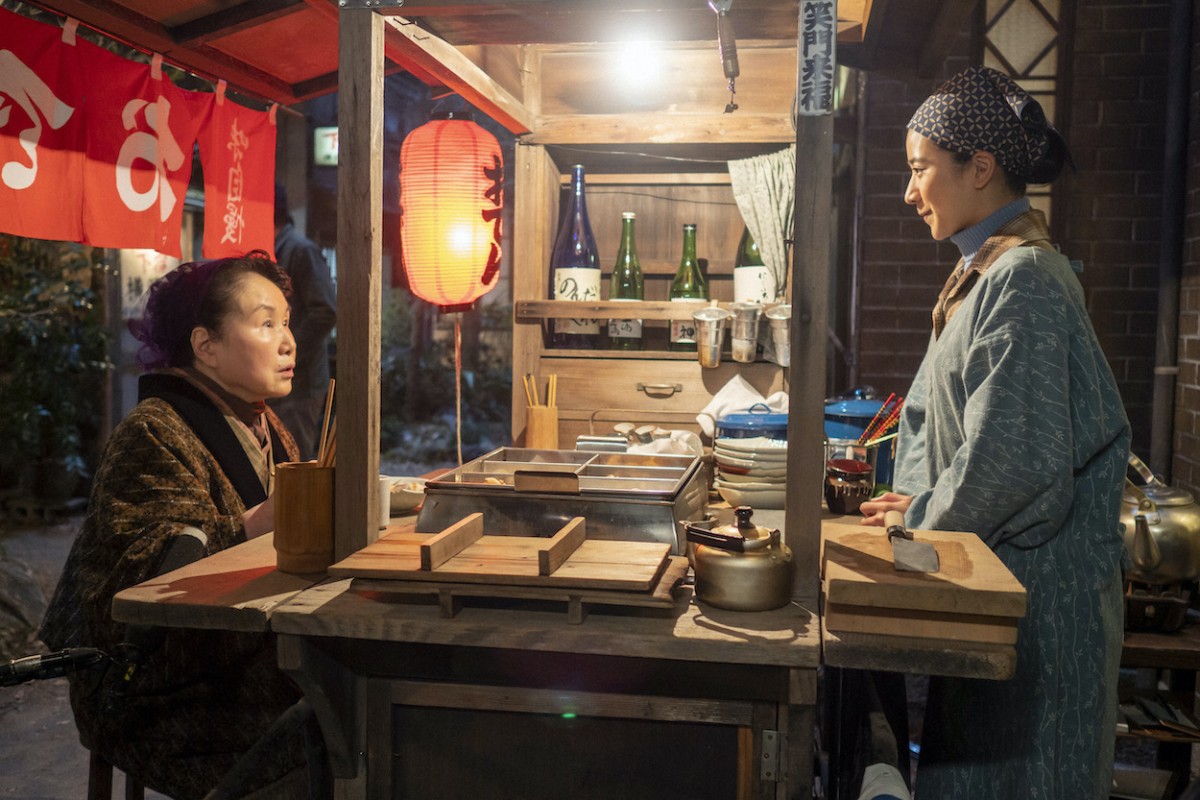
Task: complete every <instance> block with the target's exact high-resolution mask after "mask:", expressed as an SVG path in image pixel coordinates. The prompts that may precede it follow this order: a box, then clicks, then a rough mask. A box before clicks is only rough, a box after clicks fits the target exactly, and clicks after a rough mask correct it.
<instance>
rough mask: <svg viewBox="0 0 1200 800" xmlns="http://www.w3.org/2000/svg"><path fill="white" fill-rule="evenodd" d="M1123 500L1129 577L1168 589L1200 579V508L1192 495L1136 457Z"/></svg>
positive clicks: (1126, 479)
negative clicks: (1159, 477) (1170, 483)
mask: <svg viewBox="0 0 1200 800" xmlns="http://www.w3.org/2000/svg"><path fill="white" fill-rule="evenodd" d="M1122 501H1123V502H1122V503H1121V522H1122V523H1123V524H1124V528H1125V534H1124V536H1125V549H1126V550H1127V551H1128V552H1129V556H1130V558H1131V560H1132V561H1133V570H1132V571H1131V572H1130V573H1129V576H1128V577H1129V578H1131V579H1133V580H1135V581H1140V582H1142V583H1148V584H1151V585H1156V586H1162V585H1167V584H1175V583H1183V582H1186V581H1190V580H1194V579H1195V578H1196V577H1197V576H1200V506H1197V505H1196V500H1195V498H1194V497H1193V496H1192V494H1191V492H1186V491H1184V490H1182V489H1173V488H1171V487H1170V486H1168V485H1167V484H1165V483H1163V482H1162V481H1161V480H1159V479H1158V478H1157V477H1156V476H1155V475H1154V473H1153V472H1151V471H1150V468H1149V467H1147V466H1146V465H1145V464H1144V463H1143V462H1142V460H1141V459H1140V458H1138V457H1137V456H1135V455H1133V454H1132V453H1131V454H1130V456H1129V469H1128V470H1127V475H1126V478H1125V493H1124V495H1123V497H1122Z"/></svg>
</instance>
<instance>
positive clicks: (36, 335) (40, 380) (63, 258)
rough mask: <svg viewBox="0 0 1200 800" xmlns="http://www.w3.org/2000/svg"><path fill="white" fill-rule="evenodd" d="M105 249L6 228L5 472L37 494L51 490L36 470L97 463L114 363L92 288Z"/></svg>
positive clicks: (1, 300)
mask: <svg viewBox="0 0 1200 800" xmlns="http://www.w3.org/2000/svg"><path fill="white" fill-rule="evenodd" d="M102 253H103V251H101V250H97V249H93V248H90V247H84V246H80V245H73V244H68V243H64V242H45V241H40V240H36V239H24V238H19V237H15V236H8V235H5V234H0V466H3V467H4V468H3V469H0V474H3V475H5V476H6V477H5V483H7V484H8V485H10V486H11V485H12V484H14V483H21V484H23V485H22V488H23V489H26V490H32V491H34V492H35V493H36V492H37V491H39V490H45V489H48V488H51V487H47V486H44V485H41V484H43V483H44V482H45V481H43V480H41V479H39V478H38V477H37V472H36V470H39V469H43V470H44V469H50V470H54V469H55V468H57V470H58V471H59V472H60V473H62V474H63V475H65V476H66V477H68V478H72V477H73V478H75V479H78V478H82V477H85V476H86V475H87V474H88V472H89V469H90V467H92V466H93V463H91V462H93V460H94V454H91V453H89V445H90V444H91V443H92V441H93V440H94V439H95V436H96V432H97V430H98V429H99V425H100V422H101V420H100V414H101V412H102V409H103V408H104V407H105V404H104V403H102V402H100V400H101V397H102V393H103V391H104V385H103V376H104V374H105V372H106V371H107V370H109V369H111V368H112V364H111V363H110V362H109V361H108V333H107V331H106V330H105V327H104V323H103V315H102V313H101V310H100V309H99V308H98V307H97V306H96V304H95V299H96V298H95V292H94V290H93V288H92V286H93V280H94V279H95V278H96V277H97V275H98V273H97V271H98V270H103V269H104V267H103V266H102V265H101V263H100V259H101V255H102ZM74 483H77V481H74V482H73V483H72V485H70V486H68V487H63V486H58V487H56V488H58V489H59V490H65V491H67V492H70V491H71V490H73V489H74V488H75V487H74ZM68 496H69V495H68Z"/></svg>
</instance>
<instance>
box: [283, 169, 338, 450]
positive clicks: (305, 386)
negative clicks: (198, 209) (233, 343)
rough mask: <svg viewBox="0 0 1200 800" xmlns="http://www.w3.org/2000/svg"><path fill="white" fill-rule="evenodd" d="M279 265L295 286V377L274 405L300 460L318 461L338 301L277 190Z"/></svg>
mask: <svg viewBox="0 0 1200 800" xmlns="http://www.w3.org/2000/svg"><path fill="white" fill-rule="evenodd" d="M275 260H276V261H277V262H279V266H281V267H282V268H283V271H284V272H286V273H287V274H288V277H289V278H291V280H292V297H291V303H292V333H293V334H294V335H295V337H296V377H295V378H294V379H293V380H292V392H291V394H289V395H288V396H287V397H280V398H276V399H273V400H272V401H271V407H272V408H274V409H275V413H277V414H278V415H279V417H280V418H281V419H282V420H283V421H284V423H285V424H286V425H287V427H288V430H290V431H291V432H292V436H294V437H295V438H296V444H297V446H299V448H300V458H301V459H305V460H307V459H310V458H314V457H315V456H316V455H317V452H316V450H317V444H318V440H319V437H320V427H321V419H322V417H323V416H324V413H325V396H326V393H327V392H328V390H329V334H330V332H331V331H332V330H333V328H334V325H335V324H336V323H337V298H336V295H335V293H334V288H333V280H332V278H331V277H330V275H329V265H328V264H327V263H325V258H324V256H322V255H321V249H320V248H319V247H317V246H316V245H315V244H313V243H312V242H311V241H309V240H308V239H306V238H304V236H302V235H301V234H300V232H299V231H297V230H296V226H295V222H294V221H293V220H292V215H291V213H289V212H288V201H287V192H286V191H285V190H284V188H283V184H281V183H277V184H275Z"/></svg>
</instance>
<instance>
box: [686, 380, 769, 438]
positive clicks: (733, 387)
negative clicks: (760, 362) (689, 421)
mask: <svg viewBox="0 0 1200 800" xmlns="http://www.w3.org/2000/svg"><path fill="white" fill-rule="evenodd" d="M759 403H762V404H763V405H765V406H766V407H767V408H769V409H770V410H771V411H777V412H786V411H787V410H788V395H787V392H784V391H779V392H775V393H774V394H772V395H771V396H770V397H763V396H762V395H761V394H759V393H758V390H757V389H755V388H754V387H753V386H751V385H750V381H748V380H746V379H745V378H743V377H742V376H741V375H734V376H733V377H732V378H731V379H730V380H729V383H726V384H725V385H724V386H722V387H721V389H720V391H718V392H717V393H716V394H714V395H713V399H712V400H710V401H709V402H708V405H706V406H705V407H704V410H703V411H701V412H700V413H699V414H697V415H696V424H698V425H699V426H700V430H702V431H704V435H705V436H707V437H709V438H710V439H711V438H712V437H713V434H715V433H716V432H717V424H716V423H717V420H719V419H721V417H724V416H725V415H726V414H738V413H741V412H745V411H749V410H750V407H751V406H754V405H758V404H759Z"/></svg>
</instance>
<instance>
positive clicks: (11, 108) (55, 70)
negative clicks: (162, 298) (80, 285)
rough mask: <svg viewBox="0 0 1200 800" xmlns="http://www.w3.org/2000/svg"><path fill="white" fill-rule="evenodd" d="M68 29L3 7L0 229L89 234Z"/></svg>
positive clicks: (45, 235)
mask: <svg viewBox="0 0 1200 800" xmlns="http://www.w3.org/2000/svg"><path fill="white" fill-rule="evenodd" d="M61 37H62V30H61V29H59V28H56V27H54V26H51V25H44V24H42V23H39V22H34V21H33V20H30V19H27V18H25V17H22V16H20V15H19V14H14V13H12V12H10V11H6V10H4V9H0V231H4V232H6V233H12V234H16V235H18V236H29V237H33V238H37V239H55V240H60V241H68V242H78V241H80V240H81V239H82V238H83V228H82V222H81V214H82V210H83V184H82V183H81V182H80V181H79V176H80V175H81V174H82V173H83V158H84V155H83V148H84V138H83V137H84V131H85V130H86V128H85V126H84V124H83V118H84V113H85V111H84V109H83V107H82V106H83V102H82V91H81V89H80V81H81V80H82V77H81V68H80V67H79V64H78V51H77V50H76V49H75V48H74V47H70V46H67V45H64V44H63V43H62V41H61Z"/></svg>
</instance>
